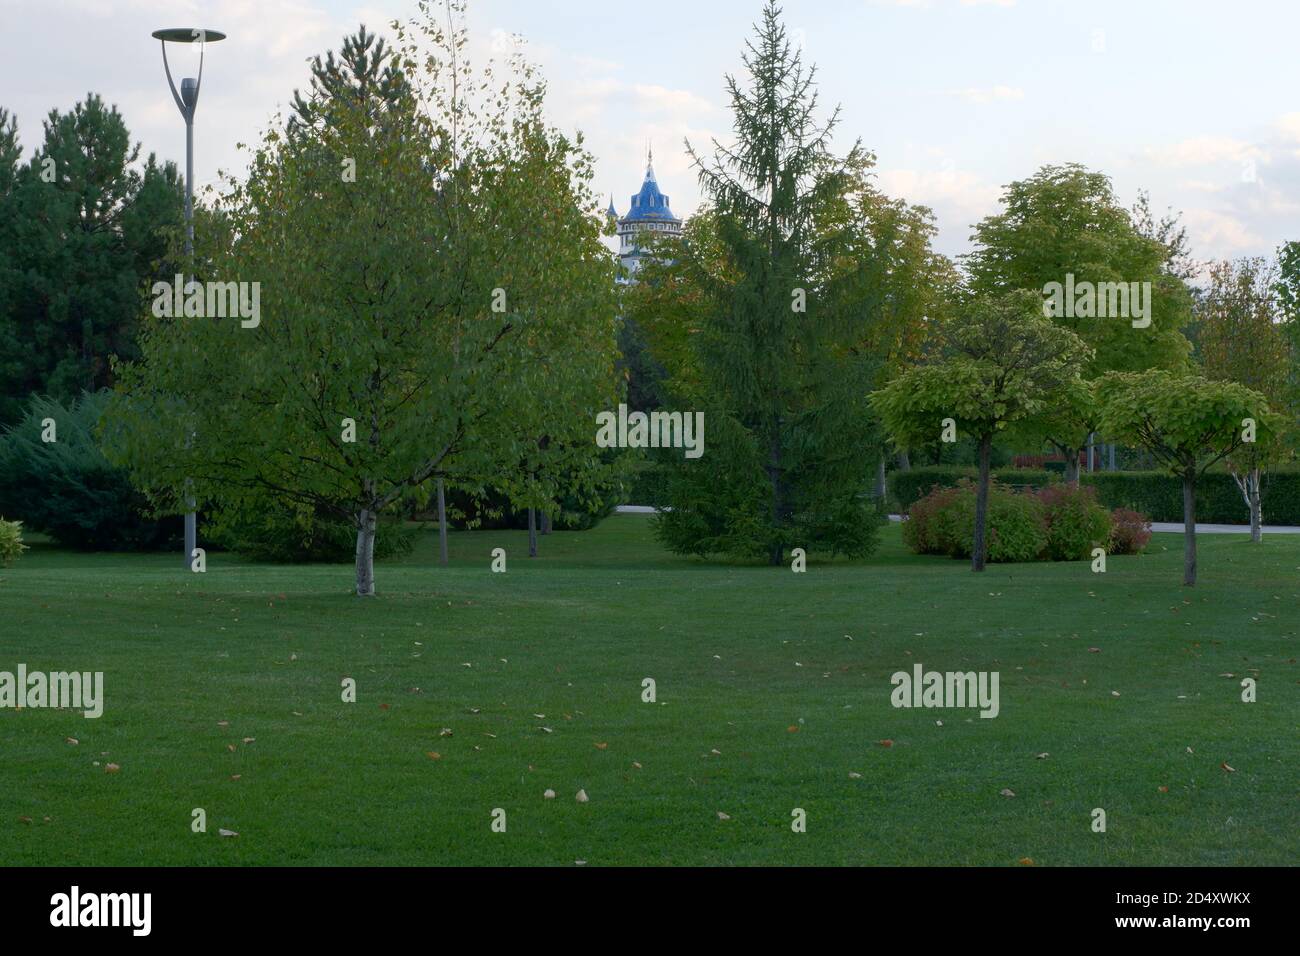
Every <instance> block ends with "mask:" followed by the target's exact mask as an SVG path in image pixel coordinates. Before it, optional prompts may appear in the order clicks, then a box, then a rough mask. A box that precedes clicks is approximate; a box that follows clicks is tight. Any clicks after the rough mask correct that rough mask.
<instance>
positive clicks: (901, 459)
mask: <svg viewBox="0 0 1300 956" xmlns="http://www.w3.org/2000/svg"><path fill="white" fill-rule="evenodd" d="M898 470H899V471H911V470H912V459H911V458H909V457H908V456H907V451H906V450H904V451H900V452H899V453H898Z"/></svg>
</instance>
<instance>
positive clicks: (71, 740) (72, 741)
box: [67, 737, 81, 747]
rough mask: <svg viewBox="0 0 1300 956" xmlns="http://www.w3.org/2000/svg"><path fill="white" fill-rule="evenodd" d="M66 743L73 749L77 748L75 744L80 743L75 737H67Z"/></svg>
mask: <svg viewBox="0 0 1300 956" xmlns="http://www.w3.org/2000/svg"><path fill="white" fill-rule="evenodd" d="M67 741H68V743H70V744H72V746H74V747H75V746H77V744H79V743H81V741H80V740H78V739H77V738H76V737H69V738H67Z"/></svg>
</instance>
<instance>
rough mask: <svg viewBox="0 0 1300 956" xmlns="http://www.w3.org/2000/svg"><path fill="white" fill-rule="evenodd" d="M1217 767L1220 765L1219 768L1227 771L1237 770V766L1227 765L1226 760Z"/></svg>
mask: <svg viewBox="0 0 1300 956" xmlns="http://www.w3.org/2000/svg"><path fill="white" fill-rule="evenodd" d="M1219 767H1220V769H1223V770H1226V771H1228V773H1236V772H1237V768H1236V767H1229V766H1228V762H1227V761H1226V760H1225V761H1224V762H1223V763H1221V764H1219Z"/></svg>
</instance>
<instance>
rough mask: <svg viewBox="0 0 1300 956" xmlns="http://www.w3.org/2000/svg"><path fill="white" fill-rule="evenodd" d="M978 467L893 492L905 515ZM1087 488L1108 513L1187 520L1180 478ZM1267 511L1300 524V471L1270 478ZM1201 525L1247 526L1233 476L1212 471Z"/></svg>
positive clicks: (924, 477)
mask: <svg viewBox="0 0 1300 956" xmlns="http://www.w3.org/2000/svg"><path fill="white" fill-rule="evenodd" d="M993 475H994V477H995V478H996V479H997V480H998V481H1001V482H1003V483H1004V484H1007V485H1012V486H1017V485H1029V486H1032V487H1034V488H1041V487H1043V486H1044V485H1046V484H1048V483H1050V482H1051V481H1059V480H1060V476H1059V475H1054V474H1052V473H1051V472H1048V471H1039V470H1036V469H1028V468H1007V469H1001V470H999V471H995V472H994V473H993ZM974 477H975V469H973V468H949V467H942V466H940V467H925V468H913V469H912V470H910V471H899V472H894V473H893V474H892V475H890V477H889V493H890V497H891V499H892V501H893V503H894V506H895V509H896V510H897V511H899V512H905V511H906V510H907V509H908V508H909V507H911V505H912V503H913V502H914V501H916V500H918V499H919V498H921V497H923V496H924V495H925V494H927V493H928V492H929V490H930V488H931V487H933V486H934V485H936V484H937V485H943V486H950V485H954V484H956V482H957V480H958V479H959V478H974ZM1080 481H1081V483H1082V484H1084V485H1090V486H1092V487H1093V488H1096V489H1097V500H1098V501H1100V502H1101V503H1102V504H1103V505H1105V506H1106V507H1107V508H1132V509H1133V510H1134V511H1140V512H1142V513H1143V514H1145V515H1148V516H1149V517H1150V518H1151V520H1152V521H1182V520H1183V487H1182V483H1181V482H1179V481H1178V479H1176V478H1174V477H1172V476H1170V475H1168V474H1165V473H1164V472H1158V471H1097V472H1093V473H1092V474H1084V475H1082V476H1080ZM1263 485H1264V486H1263V494H1262V498H1261V507H1262V509H1263V512H1264V523H1265V524H1284V525H1300V471H1297V470H1295V469H1294V468H1288V469H1279V470H1276V471H1273V472H1271V473H1269V472H1266V473H1265V474H1264V482H1263ZM1196 520H1197V521H1200V522H1206V523H1211V524H1246V523H1248V522H1249V521H1250V512H1249V511H1248V510H1247V508H1246V502H1245V501H1244V500H1243V499H1242V497H1241V492H1240V491H1238V490H1237V485H1236V483H1235V482H1234V481H1233V480H1232V476H1231V475H1229V474H1227V473H1226V472H1221V471H1211V472H1209V473H1208V474H1206V475H1203V476H1202V477H1201V479H1200V481H1198V482H1197V487H1196Z"/></svg>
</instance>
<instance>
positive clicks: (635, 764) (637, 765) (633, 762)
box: [632, 760, 641, 770]
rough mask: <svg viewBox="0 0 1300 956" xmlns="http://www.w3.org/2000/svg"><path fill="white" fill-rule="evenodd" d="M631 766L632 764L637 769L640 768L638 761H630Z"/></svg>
mask: <svg viewBox="0 0 1300 956" xmlns="http://www.w3.org/2000/svg"><path fill="white" fill-rule="evenodd" d="M632 766H633V767H636V769H637V770H640V769H641V765H640V764H639V763H637V762H636V761H635V760H633V761H632Z"/></svg>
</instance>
